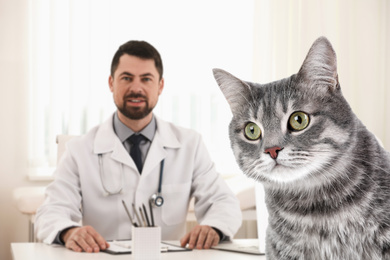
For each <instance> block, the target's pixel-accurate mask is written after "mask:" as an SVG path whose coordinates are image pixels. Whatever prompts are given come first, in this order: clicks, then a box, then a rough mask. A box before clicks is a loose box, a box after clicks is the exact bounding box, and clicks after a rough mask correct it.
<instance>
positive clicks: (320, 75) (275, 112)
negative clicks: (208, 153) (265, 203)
mask: <svg viewBox="0 0 390 260" xmlns="http://www.w3.org/2000/svg"><path fill="white" fill-rule="evenodd" d="M214 75H215V78H216V80H217V82H218V84H219V85H220V87H221V90H222V92H223V93H224V95H225V97H226V99H227V100H228V102H229V104H230V106H231V110H232V112H233V119H232V121H231V124H230V127H229V132H230V140H231V146H232V149H233V152H234V154H235V157H236V159H237V162H238V164H239V166H240V168H241V169H242V171H243V172H244V173H246V174H247V175H249V176H251V177H253V178H255V179H257V180H260V181H262V182H277V183H291V182H294V181H300V180H304V179H308V178H310V176H315V178H314V180H318V181H319V182H323V180H327V179H329V178H332V176H329V175H326V174H324V172H326V169H327V168H331V167H334V165H332V161H333V160H334V158H336V157H337V156H338V155H340V153H345V149H346V147H347V145H345V144H346V143H348V142H350V140H349V139H350V134H349V133H350V131H351V129H350V128H351V125H352V124H351V121H352V120H353V116H352V112H351V109H350V107H349V105H348V104H347V103H346V101H345V99H344V98H343V96H342V94H341V91H340V88H339V85H338V80H337V72H336V57H335V54H334V51H333V49H332V47H331V45H330V43H329V42H328V41H327V40H326V39H325V38H320V39H319V40H317V41H316V42H315V43H314V44H313V47H312V48H311V50H310V52H309V54H308V56H307V57H306V60H305V62H304V64H303V66H302V68H301V70H300V71H299V73H298V74H296V75H293V76H291V77H290V78H286V79H283V80H280V81H276V82H272V83H269V84H265V85H260V84H255V83H248V82H243V81H241V80H240V79H237V78H236V77H234V76H232V75H231V74H229V73H227V72H225V71H222V70H214ZM333 172H334V171H333ZM334 177H336V176H334ZM311 183H312V184H314V185H315V181H314V182H313V180H312V181H311Z"/></svg>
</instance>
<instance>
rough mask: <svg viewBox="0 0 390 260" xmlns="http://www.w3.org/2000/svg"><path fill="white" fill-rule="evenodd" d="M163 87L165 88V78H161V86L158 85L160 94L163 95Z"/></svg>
mask: <svg viewBox="0 0 390 260" xmlns="http://www.w3.org/2000/svg"><path fill="white" fill-rule="evenodd" d="M163 89H164V78H162V79H161V80H160V83H159V87H158V95H161V93H162V91H163Z"/></svg>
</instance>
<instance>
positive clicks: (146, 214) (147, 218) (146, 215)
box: [142, 203, 150, 227]
mask: <svg viewBox="0 0 390 260" xmlns="http://www.w3.org/2000/svg"><path fill="white" fill-rule="evenodd" d="M142 208H143V209H144V214H145V218H146V223H147V224H148V227H150V222H149V216H148V212H147V211H146V207H145V204H143V203H142Z"/></svg>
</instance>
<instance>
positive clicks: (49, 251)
mask: <svg viewBox="0 0 390 260" xmlns="http://www.w3.org/2000/svg"><path fill="white" fill-rule="evenodd" d="M11 250H12V256H13V260H30V259H31V260H32V259H34V260H35V259H39V260H46V259H47V260H49V259H50V260H52V259H56V260H68V259H69V260H78V259H82V260H89V259H104V260H109V259H116V260H121V259H127V260H130V259H133V257H132V255H110V254H107V253H103V252H101V253H90V254H88V253H76V252H73V251H71V250H69V249H66V248H65V247H63V246H58V245H46V244H43V243H12V244H11ZM160 259H161V260H164V259H169V260H176V259H178V260H179V259H180V260H182V259H188V260H192V259H202V260H208V259H212V260H214V259H224V260H237V259H240V260H251V259H257V260H265V256H264V255H261V256H258V255H250V254H242V253H234V252H225V251H220V250H214V249H209V250H192V251H186V252H172V253H161V258H160Z"/></svg>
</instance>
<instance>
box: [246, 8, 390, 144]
mask: <svg viewBox="0 0 390 260" xmlns="http://www.w3.org/2000/svg"><path fill="white" fill-rule="evenodd" d="M319 36H326V37H327V38H328V39H329V40H330V41H331V43H332V45H333V48H334V49H335V51H336V54H337V59H338V74H339V81H340V84H341V88H342V91H343V94H344V96H345V97H346V99H347V100H348V102H349V103H350V105H351V106H352V109H353V110H354V112H355V113H356V114H357V116H358V117H359V118H360V119H361V120H362V121H363V123H364V124H365V125H366V126H367V128H368V129H369V130H370V131H372V132H373V133H374V134H375V135H376V136H377V137H378V138H379V139H380V140H381V141H382V142H383V143H384V146H385V148H386V149H387V150H390V134H389V132H390V102H389V100H390V1H388V0H370V1H366V0H342V1H340V0H294V1H286V0H272V1H269V0H258V1H255V33H254V39H255V40H254V41H255V43H254V46H255V51H254V66H253V70H254V73H253V75H254V79H255V81H258V82H261V83H265V82H269V81H273V80H277V79H281V78H285V77H289V76H290V75H292V74H294V73H297V72H298V70H299V68H300V66H301V64H302V62H303V60H304V58H305V56H306V54H307V52H308V51H309V48H310V46H311V44H312V43H313V42H314V41H315V40H316V38H318V37H319Z"/></svg>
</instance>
